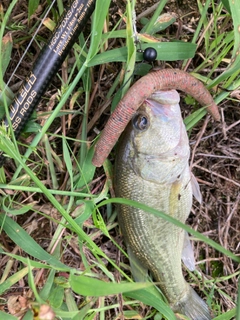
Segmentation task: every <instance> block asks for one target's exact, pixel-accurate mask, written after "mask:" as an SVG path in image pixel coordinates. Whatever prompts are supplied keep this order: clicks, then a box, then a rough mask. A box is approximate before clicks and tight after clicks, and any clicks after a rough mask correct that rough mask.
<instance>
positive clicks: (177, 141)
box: [114, 90, 211, 320]
mask: <svg viewBox="0 0 240 320" xmlns="http://www.w3.org/2000/svg"><path fill="white" fill-rule="evenodd" d="M178 102H179V95H178V93H177V92H176V91H175V90H170V91H164V92H163V91H162V92H158V93H156V94H154V95H153V96H151V97H150V98H149V99H148V100H147V101H146V102H145V103H144V104H143V105H142V106H141V107H140V108H139V110H138V112H137V115H136V116H134V117H135V118H137V117H138V118H137V120H136V121H137V122H138V123H137V125H139V124H140V125H142V127H143V130H141V129H139V128H135V127H136V123H135V124H134V120H133V121H132V122H131V123H130V124H129V125H128V127H127V129H126V130H125V132H124V133H123V135H122V137H121V139H120V142H119V146H118V149H117V156H116V163H115V176H114V177H115V192H116V196H117V197H122V198H127V199H131V200H135V201H138V202H141V203H145V204H147V205H149V206H151V207H153V208H154V209H158V210H159V211H162V212H164V213H167V214H169V215H171V216H173V217H174V218H176V219H178V220H180V221H181V222H183V223H185V221H186V219H187V217H188V215H189V212H190V210H191V206H192V186H191V173H190V169H189V166H188V160H189V154H190V149H189V142H188V137H187V133H186V130H185V126H184V124H183V121H182V118H181V113H180V107H179V105H178ZM134 117H133V119H134ZM139 119H140V120H139ZM146 121H147V122H148V124H146V123H145V122H146ZM148 125H149V126H148ZM118 220H119V225H120V228H121V230H122V233H123V236H124V239H125V242H126V244H127V247H128V248H130V249H131V251H132V252H133V254H134V255H135V256H136V257H137V259H138V260H139V261H141V263H142V264H143V266H144V267H146V268H147V269H149V270H150V271H151V273H152V274H153V277H154V278H155V280H156V281H157V282H158V283H159V287H160V288H161V290H162V292H163V293H164V295H165V296H166V298H167V299H168V301H169V303H170V306H171V307H172V309H173V311H174V312H179V313H183V314H185V315H187V316H188V317H189V318H190V319H193V320H208V319H211V317H210V314H209V311H208V307H207V306H206V304H205V303H204V302H203V300H202V299H201V298H200V297H199V296H198V295H197V294H196V293H195V292H194V290H193V289H192V288H191V287H190V286H189V284H188V283H187V282H186V281H185V279H184V277H183V274H182V267H181V255H182V249H183V242H184V235H185V233H184V230H182V229H181V228H178V227H177V226H175V225H173V224H172V223H169V222H167V221H165V220H164V219H161V218H159V217H156V216H154V215H152V214H150V213H148V212H145V211H143V210H141V209H138V208H133V207H129V206H126V205H118ZM194 305H196V306H195V307H194Z"/></svg>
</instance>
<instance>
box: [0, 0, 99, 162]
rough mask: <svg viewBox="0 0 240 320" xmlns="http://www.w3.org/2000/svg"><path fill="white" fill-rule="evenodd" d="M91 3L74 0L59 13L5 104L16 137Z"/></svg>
mask: <svg viewBox="0 0 240 320" xmlns="http://www.w3.org/2000/svg"><path fill="white" fill-rule="evenodd" d="M94 7H95V0H74V1H72V2H71V4H70V5H69V7H68V8H67V9H66V10H65V11H64V13H63V15H62V16H61V19H60V21H59V22H58V24H57V26H56V28H55V30H54V31H53V33H52V36H51V38H50V39H49V41H48V43H47V44H46V45H45V47H44V48H43V50H42V51H41V53H40V55H39V57H38V58H37V60H36V62H35V65H34V67H33V70H32V72H31V73H30V75H29V76H28V77H27V78H26V80H25V81H24V83H23V85H22V86H21V88H20V90H19V92H18V93H17V95H16V97H15V99H14V101H13V103H12V104H11V106H10V108H9V115H10V119H11V123H12V128H13V131H14V134H15V137H16V138H18V136H19V134H20V133H21V131H22V129H23V127H24V125H25V124H26V122H27V120H28V119H29V117H30V116H31V114H32V112H33V110H34V108H35V107H36V106H37V104H38V103H39V101H40V99H41V97H42V95H43V94H44V93H45V91H46V90H47V88H48V86H49V84H50V82H51V79H52V78H53V76H54V75H55V74H56V73H57V71H58V69H59V68H60V66H61V64H62V63H63V61H64V60H65V58H66V56H67V55H68V53H69V51H70V49H71V48H72V46H73V44H74V42H75V41H76V39H77V37H78V36H79V34H80V32H81V31H82V29H83V28H84V27H85V25H86V24H87V21H88V19H89V17H90V16H91V14H92V12H93V10H94ZM3 121H4V123H5V125H6V127H9V123H8V120H7V117H5V119H4V120H3ZM4 160H5V158H4V156H3V154H2V153H0V167H1V166H2V165H3V163H4Z"/></svg>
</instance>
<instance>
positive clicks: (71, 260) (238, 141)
mask: <svg viewBox="0 0 240 320" xmlns="http://www.w3.org/2000/svg"><path fill="white" fill-rule="evenodd" d="M155 3H157V1H151V0H149V1H147V0H145V1H144V0H142V1H137V5H136V15H137V29H138V30H140V29H141V28H142V20H140V18H143V17H151V15H152V12H151V10H150V11H148V10H149V8H150V7H152V6H153V5H154V4H155ZM64 4H65V3H64ZM8 5H9V1H4V0H3V1H2V7H0V10H3V11H2V12H3V13H5V12H6V9H7V7H8ZM217 5H218V4H215V5H210V6H209V8H208V10H207V21H211V19H212V17H213V14H214V13H215V11H216V8H217ZM0 6H1V4H0ZM28 6H29V4H28V2H27V1H25V0H24V1H18V2H17V4H16V5H15V7H14V9H13V11H12V13H11V15H10V18H9V22H8V24H7V27H6V28H5V34H7V33H8V34H9V35H10V36H11V38H12V39H13V49H12V52H11V60H10V62H9V65H8V67H7V70H6V72H5V74H4V81H5V82H6V83H7V82H8V80H9V79H10V78H11V81H10V83H9V84H8V85H9V87H10V89H11V90H12V92H13V93H14V94H16V93H17V91H18V89H19V88H20V86H21V83H22V81H23V80H24V79H25V78H26V77H27V75H28V74H29V72H30V71H31V69H32V67H33V65H34V62H35V60H36V59H37V57H38V55H39V53H40V51H41V49H40V47H42V45H43V43H44V42H46V41H47V39H48V38H49V35H50V34H51V31H50V30H49V29H48V28H47V27H46V26H44V25H43V26H41V28H40V30H39V31H38V33H37V36H36V40H34V41H33V42H32V44H31V45H30V47H29V48H28V49H26V48H27V46H28V44H29V42H30V40H31V39H32V37H33V35H34V33H35V31H36V24H37V22H38V21H39V19H40V18H41V17H42V15H43V11H44V10H45V9H46V7H47V6H48V5H47V3H46V2H44V1H40V4H39V6H38V9H37V11H36V12H35V13H34V14H33V15H32V16H31V18H30V19H29V20H28ZM125 10H126V2H125V1H112V4H111V7H110V10H109V17H108V21H107V22H106V23H108V26H107V25H106V30H105V31H107V30H111V28H112V27H113V26H114V25H116V24H117V23H118V21H119V17H121V15H122V14H123V13H124V12H125ZM164 12H167V13H171V14H173V16H175V17H176V21H175V22H174V23H173V24H172V25H170V26H169V27H168V28H167V29H166V30H164V31H163V32H162V33H159V36H160V35H161V37H162V38H163V41H169V40H171V39H177V40H184V41H186V42H191V41H192V39H193V37H194V35H195V32H196V29H197V26H198V23H199V19H200V18H201V13H200V11H199V7H198V5H197V3H195V2H194V3H193V2H192V1H180V0H179V1H168V3H167V4H166V6H165V7H164ZM139 15H141V16H139ZM224 15H226V10H225V9H222V16H221V15H220V16H219V20H218V21H217V23H216V25H214V26H213V27H212V25H211V23H209V26H210V27H209V26H208V27H209V28H207V25H206V24H205V25H204V28H203V29H202V31H201V32H200V34H199V37H198V39H197V43H198V48H197V52H196V55H195V56H194V58H193V59H189V60H188V61H187V63H186V64H185V65H183V61H180V60H178V61H173V62H164V61H161V62H159V61H155V62H154V68H157V67H158V68H159V67H161V68H163V67H169V66H172V67H174V68H185V70H186V71H188V72H192V71H194V72H196V73H198V74H199V75H200V76H201V77H202V79H204V80H206V79H207V78H208V77H211V79H214V78H217V77H218V76H219V75H220V74H221V73H222V72H224V70H225V69H226V67H227V64H226V61H228V62H229V61H230V59H231V50H230V49H232V47H230V49H229V51H228V52H227V53H226V56H224V59H223V61H222V62H221V63H220V64H219V65H218V66H217V67H216V68H215V67H214V63H215V61H216V59H217V54H216V55H215V56H211V55H209V56H208V54H209V53H208V52H206V51H207V50H206V41H207V40H206V37H204V36H205V35H206V33H207V32H210V31H209V30H212V29H214V28H219V33H224V32H225V33H226V34H227V33H228V32H229V37H230V36H231V30H232V29H233V25H232V20H231V18H230V17H229V16H227V15H226V17H225V16H224ZM49 17H50V18H52V19H53V20H57V19H58V8H57V6H55V7H54V10H52V11H51V12H50V14H49ZM125 22H126V21H125V20H124V19H123V21H121V23H120V24H119V25H118V28H119V29H121V28H122V29H124V28H125ZM89 32H90V23H88V24H87V26H86V29H85V31H84V36H85V39H86V38H87V35H88V34H89ZM214 35H215V33H214V32H213V31H212V34H211V33H210V34H209V38H208V41H209V46H211V44H212V41H213V37H214ZM124 42H125V39H121V38H110V39H109V40H108V43H107V44H106V46H107V47H106V48H107V50H110V49H113V48H117V47H121V46H123V45H125V43H124ZM87 46H89V42H88V43H87ZM219 48H220V46H219ZM26 50H27V51H26ZM75 50H76V49H75ZM207 56H208V58H207V59H209V60H208V61H207V62H206V57H207ZM22 57H23V58H22ZM20 59H22V60H21V63H20V65H19V66H18V68H17V70H16V69H15V68H16V66H17V63H18V62H19V60H20ZM75 61H76V55H75V53H74V51H73V50H72V51H71V52H70V54H69V57H68V60H67V62H65V63H64V64H63V66H62V68H61V69H60V70H59V73H58V76H55V77H53V79H52V83H51V85H50V87H49V88H48V90H47V92H46V93H45V94H44V96H43V98H42V100H41V102H40V104H39V105H38V107H37V111H36V113H35V114H34V115H33V122H37V123H39V124H40V125H41V126H44V125H45V123H46V120H47V118H48V116H49V114H51V113H52V111H53V110H54V108H55V105H56V104H57V102H58V100H59V99H60V98H59V96H61V94H62V93H63V92H64V91H65V90H67V88H68V80H69V79H70V82H71V81H72V78H71V77H70V72H71V69H72V67H73V65H74V63H75ZM204 62H205V64H204ZM138 63H141V62H138ZM201 66H202V67H201ZM123 67H124V65H123V64H122V63H121V62H111V63H107V64H102V65H98V66H94V67H92V68H90V72H89V82H90V83H91V90H90V92H89V96H87V94H86V92H85V94H82V92H83V91H84V90H85V89H86V82H85V83H84V82H82V81H80V82H79V83H78V86H77V87H76V88H75V89H74V92H73V93H74V94H75V96H71V98H69V99H68V100H67V102H66V104H65V105H64V107H63V108H62V112H63V113H62V114H61V117H60V116H59V117H56V119H55V120H54V121H53V123H52V124H51V126H50V128H49V129H48V132H47V137H45V140H44V141H43V140H42V141H41V142H40V143H39V145H38V148H37V152H35V153H32V155H31V156H30V159H29V160H28V162H27V163H28V166H29V168H31V169H32V170H33V172H35V173H34V174H36V175H37V176H38V178H39V179H40V180H41V181H42V182H43V183H44V185H45V186H47V187H48V188H50V189H57V190H61V191H69V190H71V183H72V181H74V184H76V183H77V181H78V180H77V176H78V175H79V170H78V166H77V164H76V162H74V161H73V165H72V167H70V166H69V164H66V156H65V157H64V156H63V153H64V150H65V149H64V144H63V142H62V137H61V134H62V133H63V135H64V136H66V137H68V139H69V140H68V148H69V150H71V152H70V155H69V156H70V157H72V159H73V156H76V157H77V159H79V153H78V152H79V148H80V146H81V145H83V144H81V141H82V140H83V139H84V138H85V140H87V143H84V146H85V147H84V148H85V149H84V148H82V149H81V150H82V151H81V152H83V154H86V152H87V150H88V149H89V146H90V145H91V142H92V141H94V139H95V138H96V133H98V132H99V131H101V130H102V129H103V128H104V125H105V123H106V121H107V119H108V117H109V114H110V105H111V102H112V100H113V98H114V93H113V92H112V93H109V92H111V88H112V87H114V88H115V89H116V90H115V91H117V89H118V88H119V87H121V85H122V83H121V79H123V73H124V71H123ZM75 73H76V71H75ZM75 73H74V74H75ZM118 75H119V79H120V81H119V84H118V85H117V86H116V87H115V80H116V78H117V77H118ZM137 78H138V77H137V76H135V77H134V78H133V79H132V81H135V80H136V79H137ZM83 87H84V88H83ZM228 88H230V89H229V91H231V95H228V96H227V98H226V99H223V100H221V102H220V103H219V110H220V113H221V116H222V120H221V122H219V123H216V122H214V121H213V120H212V118H211V117H210V116H206V117H204V118H203V119H201V120H200V121H199V122H198V123H197V125H196V126H194V128H192V129H191V130H190V131H189V137H190V146H191V151H192V152H191V168H192V171H193V174H194V175H195V177H196V178H197V180H198V182H199V185H200V189H201V193H202V199H203V201H202V204H201V205H199V203H198V202H197V201H195V200H194V205H193V208H192V212H191V214H190V216H189V218H188V221H187V223H188V224H189V225H190V226H191V227H192V228H193V229H194V230H197V231H199V232H201V233H202V234H203V235H205V236H207V237H209V238H210V239H212V240H214V241H216V242H217V243H218V244H220V245H221V246H222V247H223V248H225V249H227V250H229V251H231V252H232V253H233V254H235V255H236V256H239V249H240V247H239V244H240V238H239V230H240V217H239V214H238V212H239V208H240V204H239V201H240V194H239V187H240V167H239V159H240V138H239V133H238V132H239V129H240V127H239V126H240V120H239V119H240V109H239V100H238V99H239V92H238V91H237V90H233V89H231V87H230V85H229V86H228ZM235 89H236V88H235ZM60 90H61V92H60ZM210 90H211V93H212V94H213V95H214V96H217V95H218V94H220V93H221V92H227V90H228V89H226V88H223V86H222V83H220V84H218V85H217V86H214V87H212V88H210ZM75 97H76V99H75ZM184 98H185V96H184V94H182V102H181V106H182V110H183V112H182V115H183V118H186V116H187V115H189V114H190V112H192V109H193V106H189V105H187V104H186V101H185V100H184ZM75 100H76V101H77V102H75ZM86 101H88V107H87V108H85V107H84V105H85V104H86ZM194 108H195V106H194ZM69 110H70V111H69ZM86 114H87V117H86ZM84 115H85V116H84ZM85 121H86V123H85ZM84 125H85V127H86V129H85V131H84V130H83V126H84ZM38 130H39V128H38V127H37V129H36V128H35V127H34V129H32V131H31V128H30V129H29V132H30V133H29V132H25V133H23V134H22V135H21V137H20V142H21V144H20V145H19V150H20V152H21V153H22V154H24V152H25V150H26V146H28V145H29V144H30V143H31V142H32V141H33V139H34V136H35V135H36V133H37V132H38ZM32 132H33V133H32ZM84 132H85V133H84ZM84 135H85V136H84ZM47 151H49V152H50V154H51V155H49V154H47ZM114 158H115V151H113V152H112V153H111V155H110V157H109V160H110V164H109V166H110V169H111V165H112V164H114ZM50 159H52V163H53V164H54V167H55V169H54V172H55V174H53V172H52V171H51V168H50V167H49V163H50V164H51V162H50ZM81 159H82V158H81V156H80V162H81V161H83V160H81ZM110 169H109V171H108V168H107V170H106V168H105V169H103V168H99V169H97V170H96V172H95V175H94V177H93V178H92V181H91V182H90V183H89V185H88V190H86V188H85V187H84V188H82V187H83V185H81V184H80V187H79V188H78V191H79V190H80V191H82V192H90V193H91V194H95V195H96V194H98V193H100V192H101V190H102V189H103V187H105V188H106V186H107V187H108V190H109V191H108V196H110V194H112V189H111V178H112V176H111V170H110ZM69 170H70V171H71V170H72V171H73V172H74V174H76V177H71V173H70V172H69ZM15 171H16V164H15V163H14V162H13V161H12V160H8V161H7V162H6V164H5V166H4V172H5V178H6V183H9V182H10V181H11V180H12V178H13V175H14V173H15ZM53 177H55V179H56V180H53ZM19 179H20V181H22V185H24V186H32V184H31V183H30V179H29V177H27V176H26V175H25V174H24V172H23V171H22V172H21V174H20V177H19ZM71 179H72V180H71ZM74 179H75V180H74ZM106 179H109V183H108V184H106ZM15 180H16V178H15V179H14V181H13V182H12V183H14V182H15ZM18 185H20V186H21V183H18ZM1 194H2V200H1V209H2V214H3V213H4V212H7V213H8V215H9V216H10V217H11V218H12V219H13V220H14V221H16V222H17V223H18V224H19V225H20V226H22V227H23V228H24V230H26V231H27V233H28V234H30V235H31V237H32V238H33V239H34V240H35V241H36V242H37V243H38V244H39V245H40V246H41V247H42V248H44V249H45V250H48V252H51V251H52V250H53V249H52V248H53V247H54V242H53V241H52V238H53V237H54V236H58V237H59V238H60V239H61V241H60V242H59V243H58V242H56V246H57V247H58V250H59V252H58V254H59V256H61V261H62V262H63V263H65V264H67V265H68V266H71V267H74V268H79V269H80V270H84V269H85V267H86V265H91V271H93V272H96V273H98V274H99V275H100V278H101V277H103V278H104V277H106V274H105V273H104V272H103V271H102V270H101V268H100V267H99V266H100V264H99V261H98V259H97V258H96V256H95V254H94V251H92V250H91V249H89V247H87V246H79V243H78V237H77V236H76V234H74V233H73V232H72V231H71V230H69V229H67V228H63V229H61V230H60V231H59V233H58V234H56V230H58V229H57V228H58V226H59V221H60V220H61V215H60V213H59V212H58V210H57V209H56V208H54V206H53V205H52V204H51V203H50V202H49V200H48V198H47V197H46V196H44V195H43V194H40V193H36V192H34V193H33V192H30V189H29V191H25V190H23V191H21V190H19V191H14V190H11V189H9V190H8V189H2V191H1ZM55 198H56V199H57V201H58V202H59V203H61V205H62V206H63V207H64V208H68V205H69V203H71V201H72V200H71V199H70V198H69V197H68V196H67V195H66V194H64V192H63V194H59V195H55ZM103 198H104V197H103ZM86 199H87V200H89V199H90V198H86ZM86 199H85V200H86ZM27 205H28V206H29V207H30V208H31V209H30V210H26V211H25V212H22V213H21V212H20V211H19V212H20V213H19V212H18V213H17V210H18V209H19V208H22V207H23V206H27ZM24 208H25V207H24ZM85 209H86V202H81V201H80V200H73V202H72V207H71V210H69V212H70V214H71V216H72V217H75V216H77V215H79V214H80V213H81V212H82V211H83V210H85ZM14 210H15V211H14ZM84 212H87V210H86V211H84ZM86 214H87V215H88V213H86ZM101 214H102V217H103V219H104V223H105V224H106V226H107V228H108V231H109V234H110V236H111V238H112V239H113V240H114V241H115V243H117V244H118V245H120V246H122V247H123V248H124V244H123V240H122V235H121V233H120V231H119V228H118V224H117V218H116V212H115V209H114V207H113V206H111V204H109V205H108V206H107V207H104V209H103V208H101ZM63 224H65V221H64V222H63ZM98 226H99V225H98ZM83 229H84V231H85V232H86V233H87V235H88V236H89V238H90V239H91V240H93V241H94V242H95V244H96V245H97V246H98V247H99V248H100V249H101V250H102V251H103V252H104V253H105V254H106V256H107V257H108V258H109V259H111V260H112V261H114V262H115V263H116V265H117V266H121V268H122V269H123V270H124V271H125V272H126V273H127V274H128V275H130V271H129V264H128V259H127V258H126V257H125V256H124V255H123V253H122V252H121V251H120V250H119V248H118V247H116V245H115V244H114V243H113V242H112V240H110V239H109V237H108V236H107V235H106V234H104V232H103V231H102V229H101V227H98V228H97V225H96V220H95V221H94V220H93V219H92V217H91V216H90V215H89V216H88V218H87V219H85V220H84V222H83ZM0 239H1V240H0V243H1V247H2V248H3V249H4V251H5V252H8V253H13V254H17V255H19V256H23V257H27V254H26V252H24V251H23V250H22V249H21V246H18V245H17V244H16V243H15V242H14V241H13V239H10V238H9V237H8V236H7V234H6V233H5V232H2V233H1V238H0ZM193 240H194V239H193ZM193 244H194V253H195V259H196V261H197V266H198V272H199V277H197V276H196V274H195V276H192V275H189V274H188V272H187V271H186V270H185V271H184V272H185V275H186V277H187V279H188V281H189V282H191V283H192V284H193V286H194V287H195V288H196V290H197V291H198V292H200V291H201V290H199V287H201V285H202V283H205V285H206V286H207V288H208V289H207V292H208V297H211V294H214V297H215V298H214V299H213V303H212V307H213V312H215V314H216V315H220V314H223V313H225V312H227V311H229V310H232V309H234V308H235V306H236V299H237V279H238V277H239V263H237V262H236V261H234V260H232V259H231V258H229V257H228V256H227V255H226V254H222V253H220V252H218V251H217V250H215V249H214V248H212V247H211V246H208V245H207V244H205V243H204V242H201V241H193ZM58 250H57V251H58ZM83 256H84V257H85V259H86V260H84V259H83ZM103 261H104V264H105V267H107V268H108V270H109V272H112V274H113V275H114V277H115V280H116V281H120V279H121V274H120V273H119V272H118V271H117V270H116V269H114V268H113V266H112V265H111V264H110V263H109V261H107V260H106V259H103ZM21 268H22V264H21V262H19V261H18V259H12V260H11V259H10V258H9V256H7V255H2V256H1V259H0V279H2V281H4V279H7V278H8V277H9V276H10V275H13V274H14V273H16V272H18V271H19V270H20V269H21ZM33 275H34V283H35V285H36V287H37V288H39V289H40V288H42V286H43V285H44V284H45V283H46V279H48V276H49V275H48V273H47V271H46V270H44V269H40V268H39V269H35V271H34V274H33ZM60 275H61V276H63V277H64V276H65V274H64V273H63V274H60ZM28 281H29V280H28V279H27V276H23V277H22V278H21V279H19V281H18V282H16V283H14V285H13V286H10V287H9V288H8V290H6V291H5V292H4V293H2V296H1V298H0V303H1V304H0V310H2V311H5V312H7V313H9V314H13V315H15V316H16V317H18V319H22V316H23V315H24V313H25V312H26V310H27V309H28V308H29V306H30V305H31V307H30V308H32V309H33V310H35V312H36V309H34V306H33V304H32V301H33V300H35V298H34V293H33V289H32V287H31V288H30V287H29V283H28ZM0 283H1V281H0ZM200 294H201V295H202V296H204V294H203V293H200ZM74 298H75V301H76V304H77V305H78V306H79V305H81V306H83V305H84V304H85V303H86V300H85V299H83V298H81V297H80V296H78V295H74ZM113 303H116V304H118V306H117V307H116V308H115V309H113V310H112V309H109V310H108V311H106V312H105V315H104V317H105V319H117V318H118V317H119V319H120V318H121V319H124V317H123V316H122V315H121V311H122V308H123V310H125V311H129V312H130V311H131V312H133V311H134V312H135V313H134V312H133V314H134V316H132V317H130V319H143V318H146V317H149V318H150V319H154V311H152V309H151V308H150V307H146V306H144V305H143V304H138V305H137V306H135V307H134V306H133V307H132V306H124V307H122V303H123V300H122V297H121V295H118V296H109V297H108V298H106V300H105V301H104V302H103V300H102V298H99V299H98V300H97V301H96V302H95V304H94V303H93V306H94V308H100V307H101V306H103V305H105V306H106V305H111V304H113ZM44 312H45V311H44ZM46 312H50V311H49V310H47V311H46ZM126 314H127V313H126ZM151 315H152V316H151ZM134 317H135V318H134ZM39 319H40V318H39ZM49 319H52V318H51V317H50V318H49ZM95 319H100V315H99V314H98V313H96V315H95ZM101 319H102V315H101ZM126 319H127V317H126ZM156 319H157V318H156ZM226 319H231V318H230V317H228V318H226Z"/></svg>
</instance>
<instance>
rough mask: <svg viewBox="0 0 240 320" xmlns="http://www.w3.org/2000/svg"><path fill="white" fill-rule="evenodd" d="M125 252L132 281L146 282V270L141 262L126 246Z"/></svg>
mask: <svg viewBox="0 0 240 320" xmlns="http://www.w3.org/2000/svg"><path fill="white" fill-rule="evenodd" d="M127 252H128V256H129V261H130V267H131V271H132V275H133V278H134V280H135V281H136V282H146V281H147V278H148V269H147V268H145V267H144V266H143V265H142V263H141V261H140V260H139V259H138V258H137V257H136V255H135V254H134V252H133V251H132V249H131V248H130V246H127Z"/></svg>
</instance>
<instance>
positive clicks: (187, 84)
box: [92, 69, 220, 167]
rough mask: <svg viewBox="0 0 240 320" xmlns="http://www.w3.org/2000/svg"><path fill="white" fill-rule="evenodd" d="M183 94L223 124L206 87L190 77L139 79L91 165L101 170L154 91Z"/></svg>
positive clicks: (157, 74)
mask: <svg viewBox="0 0 240 320" xmlns="http://www.w3.org/2000/svg"><path fill="white" fill-rule="evenodd" d="M169 89H176V90H181V91H183V92H185V93H187V94H189V95H191V96H192V97H193V98H194V99H196V100H197V101H198V102H199V103H200V104H201V105H202V106H206V108H207V111H208V112H209V113H210V114H211V115H212V116H213V118H214V119H215V120H216V121H220V114H219V111H218V107H217V105H216V104H215V102H214V100H213V98H212V96H211V95H210V93H209V92H208V90H207V89H206V88H205V87H204V85H203V84H202V83H201V82H200V81H199V80H197V79H196V78H194V77H193V76H191V75H190V74H188V73H186V72H184V71H181V70H176V69H165V70H159V71H154V72H151V73H149V74H147V75H146V76H144V77H142V78H141V79H139V80H138V81H137V82H136V83H135V84H134V85H133V86H132V87H131V88H130V89H129V90H128V92H127V93H126V95H125V96H124V97H123V98H122V100H121V101H120V102H119V104H118V105H117V107H116V109H115V110H114V112H113V113H112V115H111V116H110V118H109V120H108V122H107V124H106V126H105V128H104V130H103V132H102V134H101V136H100V139H99V141H98V142H97V144H96V147H95V154H94V157H93V161H92V163H93V164H94V165H95V166H96V167H100V166H101V165H102V164H103V162H104V161H105V159H106V158H107V157H108V155H109V153H110V151H111V150H112V148H113V146H114V145H115V143H116V142H117V140H118V138H119V137H120V135H121V133H122V132H123V131H124V129H125V127H126V126H127V124H128V122H129V121H130V120H131V118H132V116H133V114H134V113H135V112H136V110H137V109H138V108H139V107H140V105H141V104H142V103H143V102H144V101H145V100H146V99H147V98H148V97H149V96H150V95H151V94H152V93H154V92H155V91H158V90H169Z"/></svg>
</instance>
